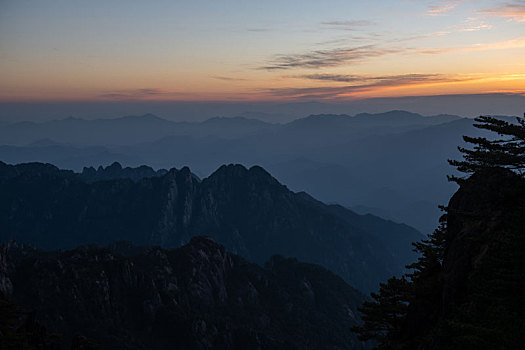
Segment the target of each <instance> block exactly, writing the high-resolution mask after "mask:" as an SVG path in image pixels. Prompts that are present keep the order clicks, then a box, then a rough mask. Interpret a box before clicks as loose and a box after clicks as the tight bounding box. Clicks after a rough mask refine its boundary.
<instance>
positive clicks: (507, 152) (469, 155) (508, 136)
mask: <svg viewBox="0 0 525 350" xmlns="http://www.w3.org/2000/svg"><path fill="white" fill-rule="evenodd" d="M516 119H517V122H516V123H515V124H513V123H509V122H508V121H506V120H502V119H498V118H494V117H487V116H480V117H478V118H476V119H475V121H476V122H478V123H477V124H474V126H475V127H476V128H479V129H485V130H489V131H493V132H495V133H497V134H498V135H499V136H502V138H499V139H495V140H489V139H487V138H485V137H470V136H463V139H464V140H465V142H467V143H470V144H473V145H474V149H467V148H464V147H458V149H459V151H460V152H461V153H463V160H449V163H450V164H451V165H453V166H455V167H456V168H457V169H458V170H459V171H460V172H463V173H474V172H476V171H477V170H480V169H483V168H489V167H504V168H508V169H510V170H513V171H515V172H516V173H518V174H520V175H521V176H523V175H525V117H524V118H516ZM449 179H450V180H452V181H456V182H461V181H462V179H461V178H458V177H455V176H451V177H449Z"/></svg>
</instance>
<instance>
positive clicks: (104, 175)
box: [80, 162, 168, 182]
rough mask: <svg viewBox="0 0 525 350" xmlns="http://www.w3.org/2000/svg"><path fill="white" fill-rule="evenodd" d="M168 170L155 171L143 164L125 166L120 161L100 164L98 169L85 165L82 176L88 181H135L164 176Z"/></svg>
mask: <svg viewBox="0 0 525 350" xmlns="http://www.w3.org/2000/svg"><path fill="white" fill-rule="evenodd" d="M167 172H168V171H167V170H166V169H159V170H157V171H155V170H154V169H153V168H151V167H149V166H146V165H141V166H139V167H137V168H131V167H125V168H123V167H122V165H121V164H120V163H119V162H114V163H113V164H111V165H108V166H107V167H105V168H104V167H103V166H102V165H100V166H99V167H98V168H97V169H96V170H95V168H93V167H84V169H83V170H82V173H81V174H80V178H81V179H82V180H83V181H86V182H95V181H106V180H115V179H130V180H132V181H134V182H137V181H140V180H142V179H143V178H148V177H159V176H163V175H165V174H166V173H167Z"/></svg>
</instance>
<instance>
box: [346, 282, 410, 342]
mask: <svg viewBox="0 0 525 350" xmlns="http://www.w3.org/2000/svg"><path fill="white" fill-rule="evenodd" d="M409 288H410V283H409V281H408V280H407V279H406V278H405V277H404V276H403V277H401V278H397V277H392V278H390V279H389V280H388V282H387V283H381V284H380V288H379V293H371V294H370V295H371V296H372V298H373V299H374V301H367V302H364V303H363V306H362V307H361V308H360V309H359V311H360V312H361V314H362V319H363V321H364V323H363V324H362V325H361V326H357V327H353V328H352V329H351V330H352V332H356V333H358V334H359V335H358V338H359V339H360V340H363V341H368V340H372V339H373V340H375V341H377V342H378V343H379V344H380V345H379V346H378V349H387V348H389V345H388V344H389V343H390V340H391V339H394V338H396V336H397V334H398V333H399V331H400V330H401V326H402V322H403V319H404V317H405V316H406V313H407V307H408V302H409V295H410V293H409Z"/></svg>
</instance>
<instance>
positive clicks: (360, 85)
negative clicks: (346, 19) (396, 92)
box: [264, 74, 480, 99]
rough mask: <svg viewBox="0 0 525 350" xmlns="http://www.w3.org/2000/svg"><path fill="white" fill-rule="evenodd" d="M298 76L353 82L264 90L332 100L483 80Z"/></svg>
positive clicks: (424, 76)
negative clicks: (341, 97)
mask: <svg viewBox="0 0 525 350" xmlns="http://www.w3.org/2000/svg"><path fill="white" fill-rule="evenodd" d="M297 78H301V79H307V80H316V81H328V82H338V83H341V82H345V83H352V84H351V85H339V86H316V87H306V88H271V89H267V90H265V91H264V92H265V93H267V94H269V95H272V96H278V97H284V98H311V97H312V96H315V97H316V98H324V99H330V98H337V97H340V96H349V95H352V94H354V93H359V92H365V91H371V90H377V89H382V88H395V87H406V86H414V85H424V84H442V83H458V82H466V81H471V80H476V79H480V77H477V76H468V75H450V74H400V75H384V76H367V75H344V74H310V75H301V76H297Z"/></svg>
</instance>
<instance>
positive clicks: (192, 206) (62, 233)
mask: <svg viewBox="0 0 525 350" xmlns="http://www.w3.org/2000/svg"><path fill="white" fill-rule="evenodd" d="M125 169H128V168H125ZM125 169H121V167H120V166H116V165H113V166H111V167H109V168H106V169H101V170H99V171H95V173H93V171H94V169H92V171H89V170H88V171H85V172H84V173H83V174H75V173H73V172H71V171H65V170H59V169H58V168H56V167H54V166H52V165H50V164H42V163H28V164H21V165H15V166H13V165H7V164H5V163H2V162H0V193H1V196H0V240H1V241H4V242H6V241H7V240H9V239H15V240H16V241H18V242H21V243H31V244H34V245H35V246H37V247H39V248H45V249H57V248H73V247H76V246H79V245H84V244H92V243H97V244H101V245H107V244H110V243H112V242H115V241H117V240H128V241H132V242H134V243H135V244H138V245H160V246H162V247H165V248H176V247H180V246H181V245H182V244H184V243H187V242H189V241H190V239H191V237H194V236H197V235H207V236H210V237H212V238H213V239H215V240H216V241H217V242H219V243H221V244H223V245H224V246H225V247H226V248H227V249H228V250H229V251H232V252H233V253H236V254H239V255H241V256H243V257H244V258H246V259H248V260H250V261H253V262H256V263H259V264H263V263H264V262H265V261H266V260H267V259H268V258H269V257H270V256H272V255H273V254H280V255H283V256H285V257H296V258H298V259H299V260H301V261H306V262H310V263H315V264H320V265H322V266H324V267H326V268H328V269H330V270H332V271H334V272H335V273H337V274H339V275H340V276H342V277H343V278H344V279H345V280H346V281H347V282H348V283H350V284H351V285H352V286H355V287H357V288H359V289H360V290H362V291H365V292H369V291H371V290H375V289H376V288H377V286H378V283H379V282H380V281H383V280H386V279H387V278H388V277H390V276H391V275H393V274H400V273H402V271H403V269H404V266H405V265H406V264H407V263H409V262H410V261H412V260H413V259H414V258H415V255H414V253H413V252H412V250H411V245H410V243H411V242H414V241H418V240H420V239H421V238H422V236H421V234H420V233H419V232H418V231H416V230H415V229H412V228H411V227H408V226H406V225H402V224H395V223H393V222H391V221H387V220H383V219H380V218H378V217H375V216H372V215H365V216H362V215H357V214H355V213H354V212H352V211H350V210H347V209H345V208H343V207H340V206H328V205H325V204H324V203H322V202H319V201H317V200H315V199H314V198H312V197H311V196H309V195H308V194H306V193H294V192H292V191H290V190H288V188H286V186H283V185H281V184H280V183H279V182H278V181H277V180H276V179H275V178H273V177H272V176H271V175H270V174H269V173H268V172H266V171H265V170H264V169H263V168H261V167H258V166H254V167H252V168H250V169H246V168H245V167H243V166H241V165H228V166H222V167H220V168H219V169H218V170H217V171H216V172H214V173H213V174H212V175H210V176H209V177H208V178H206V179H204V180H202V181H201V180H199V179H198V178H197V177H196V176H195V175H193V174H192V173H191V171H190V170H189V169H188V168H187V167H185V168H182V169H180V170H177V169H171V170H169V171H168V172H167V173H165V174H159V173H155V174H154V176H153V177H142V178H140V176H139V178H137V177H136V176H138V174H141V173H152V170H147V169H142V170H141V171H132V170H125ZM124 170H125V171H124ZM88 173H89V174H91V175H89V174H88ZM119 174H120V175H119ZM130 174H131V175H130ZM88 175H89V176H88ZM132 175H133V176H132ZM118 176H123V177H125V178H116V177H118ZM86 177H89V178H88V179H87V180H86V179H85V178H86ZM100 177H102V178H104V179H106V180H104V181H96V179H97V178H100Z"/></svg>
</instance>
